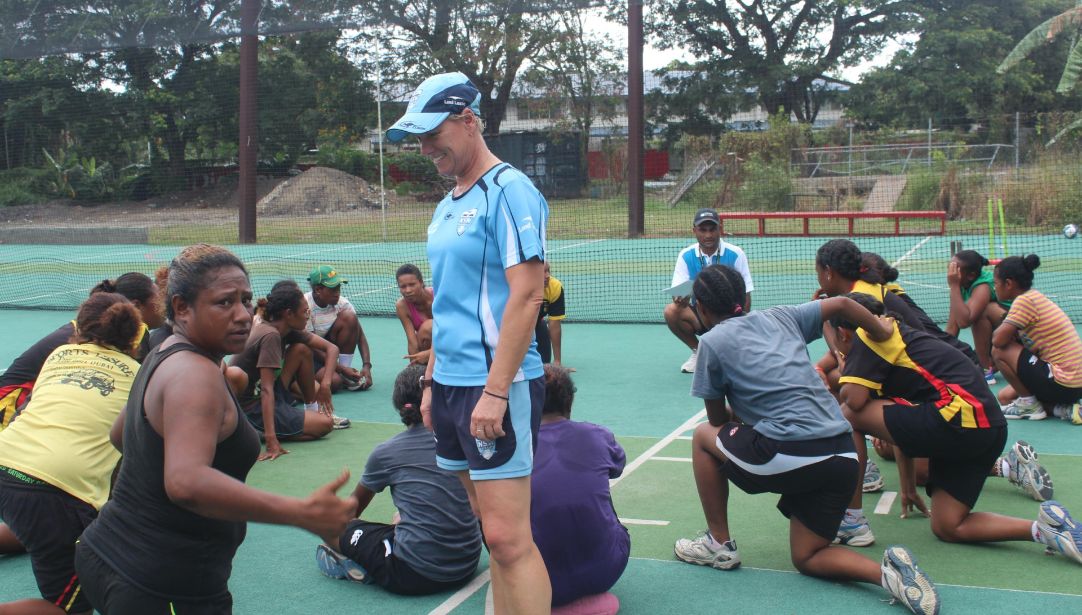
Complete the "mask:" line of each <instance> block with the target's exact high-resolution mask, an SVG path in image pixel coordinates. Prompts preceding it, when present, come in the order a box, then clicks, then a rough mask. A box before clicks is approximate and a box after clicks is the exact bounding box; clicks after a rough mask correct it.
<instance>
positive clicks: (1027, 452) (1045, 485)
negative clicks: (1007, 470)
mask: <svg viewBox="0 0 1082 615" xmlns="http://www.w3.org/2000/svg"><path fill="white" fill-rule="evenodd" d="M1007 456H1008V459H1007V463H1009V464H1011V465H1013V466H1015V468H1017V469H1016V470H1015V473H1016V474H1018V478H1019V482H1018V483H1015V484H1017V485H1018V486H1019V487H1021V488H1022V490H1023V491H1025V492H1026V494H1027V495H1029V497H1031V498H1033V499H1034V500H1037V501H1038V502H1044V501H1047V500H1051V499H1052V493H1053V487H1052V477H1051V476H1049V475H1048V471H1047V470H1045V469H1044V467H1043V466H1041V464H1040V462H1039V461H1037V452H1036V451H1034V450H1033V447H1032V446H1030V444H1029V443H1028V442H1026V441H1025V440H1019V441H1017V442H1015V443H1014V446H1012V447H1011V450H1010V452H1008V453H1007ZM1011 457H1013V458H1014V459H1013V460H1012V459H1010V458H1011Z"/></svg>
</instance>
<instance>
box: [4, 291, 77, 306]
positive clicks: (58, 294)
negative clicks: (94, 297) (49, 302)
mask: <svg viewBox="0 0 1082 615" xmlns="http://www.w3.org/2000/svg"><path fill="white" fill-rule="evenodd" d="M80 292H81V293H84V294H85V293H89V292H90V289H89V288H77V289H75V290H63V291H60V292H56V293H45V294H44V295H34V296H31V297H23V298H21V299H19V300H18V301H0V305H6V304H8V303H22V302H24V301H33V300H34V299H48V298H50V297H57V296H60V295H71V294H75V293H80Z"/></svg>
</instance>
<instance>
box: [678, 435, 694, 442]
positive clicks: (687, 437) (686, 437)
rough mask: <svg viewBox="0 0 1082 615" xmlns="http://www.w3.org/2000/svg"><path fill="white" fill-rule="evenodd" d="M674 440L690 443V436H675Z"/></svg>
mask: <svg viewBox="0 0 1082 615" xmlns="http://www.w3.org/2000/svg"><path fill="white" fill-rule="evenodd" d="M676 439H677V440H687V441H689V442H690V441H691V436H676Z"/></svg>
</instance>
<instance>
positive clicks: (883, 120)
mask: <svg viewBox="0 0 1082 615" xmlns="http://www.w3.org/2000/svg"><path fill="white" fill-rule="evenodd" d="M1064 4H1065V0H999V1H997V2H995V3H983V2H976V3H975V2H967V1H965V0H954V1H951V2H944V3H942V4H940V5H937V6H929V7H927V8H926V9H925V10H922V11H921V20H922V25H921V28H920V30H921V35H920V38H919V39H917V40H916V41H915V42H914V43H912V44H910V45H909V46H908V47H907V48H905V49H902V50H901V51H899V52H898V53H896V54H895V56H894V57H893V58H892V59H891V61H890V64H889V65H887V66H885V67H882V68H878V69H874V70H872V71H869V72H868V73H866V74H865V75H864V76H863V77H862V79H861V82H860V83H859V84H856V85H854V86H853V87H852V88H851V89H850V91H849V93H848V95H847V97H846V101H845V105H846V110H847V113H848V114H849V115H850V116H852V117H854V118H856V119H858V120H861V121H865V122H870V123H873V124H879V125H888V126H889V125H894V126H915V125H923V124H924V122H926V121H927V119H928V118H934V119H936V120H939V121H947V120H952V121H955V120H956V121H960V122H966V123H970V122H976V121H983V120H985V119H986V118H988V117H990V116H1000V115H1005V114H1008V113H1012V112H1014V111H1018V110H1025V111H1048V110H1056V109H1059V108H1062V107H1063V105H1064V103H1065V101H1064V99H1063V98H1062V97H1057V96H1055V95H1054V93H1053V91H1052V88H1051V87H1050V86H1049V85H1048V83H1049V82H1050V80H1051V79H1053V78H1054V77H1053V75H1054V72H1055V71H1056V66H1055V64H1054V62H1052V61H1050V60H1049V59H1047V58H1039V59H1036V60H1033V61H1027V62H1025V66H1024V69H1023V70H1016V71H1011V72H1009V73H1004V72H1002V71H1000V72H999V73H997V68H996V65H997V62H998V59H999V58H1002V57H1004V56H1005V55H1006V54H1007V51H1008V50H1009V49H1010V48H1011V46H1012V45H1013V42H1014V41H1016V40H1018V38H1019V37H1021V36H1022V35H1023V34H1024V33H1025V32H1027V31H1029V30H1030V29H1031V28H1032V27H1033V26H1034V25H1036V24H1038V23H1040V22H1041V21H1043V20H1044V19H1046V18H1047V17H1048V16H1049V15H1053V14H1056V13H1059V12H1060V11H1061V10H1062V8H1063V6H1064Z"/></svg>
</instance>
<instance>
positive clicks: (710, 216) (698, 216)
mask: <svg viewBox="0 0 1082 615" xmlns="http://www.w3.org/2000/svg"><path fill="white" fill-rule="evenodd" d="M703 222H713V223H714V224H717V225H718V226H721V219H720V218H718V212H716V211H714V210H713V209H709V208H704V209H700V210H699V211H697V212H695V220H694V221H693V222H692V223H691V226H693V227H697V226H699V225H700V224H702V223H703Z"/></svg>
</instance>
